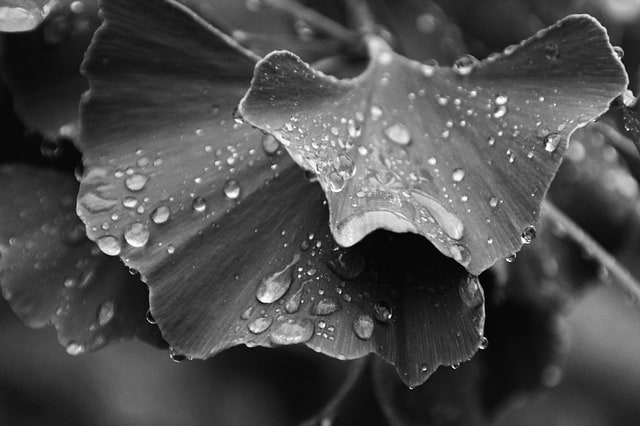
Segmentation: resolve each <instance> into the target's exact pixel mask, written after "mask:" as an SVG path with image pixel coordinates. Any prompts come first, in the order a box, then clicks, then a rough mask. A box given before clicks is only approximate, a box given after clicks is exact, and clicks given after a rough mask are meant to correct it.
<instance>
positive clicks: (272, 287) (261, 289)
mask: <svg viewBox="0 0 640 426" xmlns="http://www.w3.org/2000/svg"><path fill="white" fill-rule="evenodd" d="M299 260H300V255H299V254H296V255H295V256H294V257H293V259H292V260H291V262H290V263H289V264H288V265H287V266H285V267H284V268H283V269H282V270H280V271H277V272H276V273H274V274H273V275H270V276H269V277H266V278H264V279H263V280H262V281H260V284H258V288H257V290H256V298H257V299H258V300H259V301H260V302H262V303H273V302H276V301H277V300H280V298H281V297H282V296H284V295H285V293H286V292H287V291H288V290H289V287H291V283H292V282H293V266H294V265H295V264H296V263H298V261H299Z"/></svg>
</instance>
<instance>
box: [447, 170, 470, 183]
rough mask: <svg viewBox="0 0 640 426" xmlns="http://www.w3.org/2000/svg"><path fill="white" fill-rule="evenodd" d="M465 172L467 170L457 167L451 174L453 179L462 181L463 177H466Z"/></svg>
mask: <svg viewBox="0 0 640 426" xmlns="http://www.w3.org/2000/svg"><path fill="white" fill-rule="evenodd" d="M465 173H466V172H465V171H464V169H461V168H457V169H455V170H454V171H453V173H452V174H451V178H452V179H453V181H454V182H462V179H464V175H465Z"/></svg>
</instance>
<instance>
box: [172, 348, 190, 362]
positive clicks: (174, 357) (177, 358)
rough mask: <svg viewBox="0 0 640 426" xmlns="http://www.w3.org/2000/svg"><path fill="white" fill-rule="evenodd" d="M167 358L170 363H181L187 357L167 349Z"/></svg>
mask: <svg viewBox="0 0 640 426" xmlns="http://www.w3.org/2000/svg"><path fill="white" fill-rule="evenodd" d="M169 358H171V361H173V362H182V361H184V360H185V359H187V356H186V355H183V354H181V353H179V352H178V351H176V350H175V349H173V348H169Z"/></svg>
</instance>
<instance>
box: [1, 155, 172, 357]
mask: <svg viewBox="0 0 640 426" xmlns="http://www.w3.org/2000/svg"><path fill="white" fill-rule="evenodd" d="M0 178H1V179H2V182H3V184H2V186H1V187H0V215H1V217H2V221H1V222H0V284H1V285H2V294H3V296H4V297H5V299H7V301H8V302H9V304H10V305H11V307H12V309H13V310H14V311H15V312H16V314H18V316H20V318H21V319H22V320H23V321H24V322H25V323H26V324H27V325H29V326H31V327H43V326H45V325H47V324H53V325H54V326H55V327H56V329H57V332H58V338H59V340H60V343H61V344H62V345H64V346H65V347H66V348H67V352H69V353H70V354H73V355H77V354H80V353H83V352H87V351H91V350H95V349H99V348H101V347H103V346H104V345H106V344H108V343H110V342H118V341H120V340H123V339H127V338H132V337H138V338H141V339H143V340H146V341H148V342H151V343H154V344H162V339H161V338H160V333H159V332H158V329H157V327H155V326H152V325H150V324H148V323H147V321H146V319H145V312H146V310H147V309H148V301H147V297H148V292H147V291H146V289H145V287H144V285H143V284H142V283H140V281H139V280H138V279H136V278H135V277H133V276H131V275H130V274H128V273H127V271H126V269H125V268H123V267H122V265H121V264H120V262H118V261H117V260H115V259H111V258H109V257H107V256H105V255H103V254H102V253H100V251H99V250H98V249H97V247H96V246H95V244H93V243H92V242H91V241H89V240H88V239H87V238H86V235H85V233H84V226H83V225H82V223H81V222H80V220H79V219H78V218H77V216H76V215H75V211H74V210H75V209H74V207H75V195H76V192H77V188H78V184H77V182H75V180H74V178H73V176H67V175H65V174H63V173H60V172H56V171H49V170H45V169H36V168H33V167H29V166H17V165H16V166H3V167H2V168H0Z"/></svg>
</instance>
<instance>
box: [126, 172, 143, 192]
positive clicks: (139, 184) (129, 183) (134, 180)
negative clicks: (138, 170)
mask: <svg viewBox="0 0 640 426" xmlns="http://www.w3.org/2000/svg"><path fill="white" fill-rule="evenodd" d="M147 180H149V178H148V177H146V176H144V175H140V174H135V175H131V176H128V177H127V178H126V179H125V181H124V184H125V186H126V187H127V189H128V190H129V191H133V192H138V191H142V190H143V189H144V186H145V185H146V184H147Z"/></svg>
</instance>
